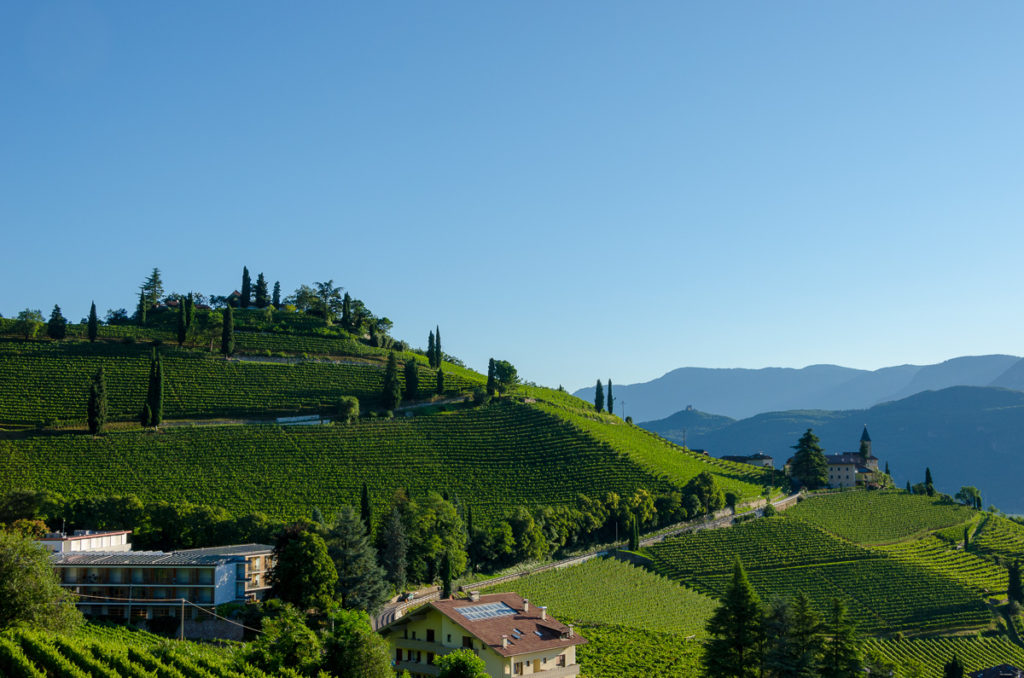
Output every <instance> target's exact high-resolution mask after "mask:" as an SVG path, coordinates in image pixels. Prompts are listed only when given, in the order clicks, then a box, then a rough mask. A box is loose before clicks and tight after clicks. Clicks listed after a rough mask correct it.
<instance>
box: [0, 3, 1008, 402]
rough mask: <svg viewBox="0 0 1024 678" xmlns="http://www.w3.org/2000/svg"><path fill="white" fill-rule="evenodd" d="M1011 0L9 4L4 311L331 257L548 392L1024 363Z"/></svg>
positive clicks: (412, 315) (1, 88)
mask: <svg viewBox="0 0 1024 678" xmlns="http://www.w3.org/2000/svg"><path fill="white" fill-rule="evenodd" d="M1022 35H1024V4H1022V3H1020V2H1007V1H994V2H985V3H967V2H956V3H952V2H936V1H934V0H927V1H924V2H911V1H907V2H889V1H884V2H847V3H835V2H819V1H818V0H813V1H810V0H808V1H806V2H794V1H785V0H782V1H780V2H681V1H680V0H670V1H666V2H639V3H634V2H620V1H615V2H595V1H594V0H586V1H585V2H515V3H513V2H504V3H497V2H465V3H453V2H430V3H427V2H388V3H380V2H371V3H355V2H338V1H332V2H303V3H281V2H251V1H248V0H247V1H245V2H241V1H238V2H213V3H209V2H202V3H200V2H182V3H142V2H110V3H103V2H89V1H88V0H75V1H74V2H58V3H53V2H8V3H3V4H0V102H2V103H0V232H2V241H0V242H2V247H3V250H2V251H3V256H2V258H0V290H3V292H2V294H0V313H2V314H3V315H4V316H5V317H10V316H12V315H15V314H16V313H17V312H18V311H19V310H21V309H23V308H25V307H31V308H38V309H41V310H42V311H43V312H44V314H47V315H48V314H49V311H50V309H51V308H52V307H53V305H54V303H59V304H60V305H61V307H62V308H63V309H64V311H65V314H66V315H67V316H68V317H70V318H72V319H73V320H78V319H79V318H81V317H83V316H85V315H86V314H87V312H88V308H89V302H90V300H93V299H95V300H96V303H97V306H98V307H99V309H100V312H101V314H102V313H103V311H105V310H106V309H107V308H118V307H128V308H131V307H132V305H133V303H134V297H135V294H136V289H137V286H138V285H139V283H140V282H141V281H142V280H143V278H144V277H145V276H146V275H147V273H148V272H149V271H150V269H152V267H154V266H158V267H160V269H161V271H162V272H163V275H164V281H165V284H166V287H167V288H168V289H169V290H174V291H187V290H190V289H193V290H198V291H202V292H204V293H207V294H209V293H227V292H230V291H231V290H232V289H235V288H237V287H239V280H240V276H241V269H242V266H243V265H247V266H248V267H249V269H250V270H251V271H252V272H253V275H254V276H255V274H256V273H257V272H260V271H263V272H265V274H266V275H267V277H268V279H269V280H271V281H274V280H280V281H281V284H282V287H283V289H284V290H285V291H286V292H290V291H291V290H293V289H294V288H295V287H296V286H298V285H299V284H300V283H311V282H313V281H316V280H327V279H329V278H332V279H334V280H335V284H340V285H343V286H344V287H345V288H346V289H347V290H348V291H350V292H351V293H352V294H353V295H354V296H356V297H358V298H361V299H363V300H364V301H365V302H366V303H367V305H368V306H369V307H370V308H371V309H372V310H373V311H374V312H376V313H377V314H379V315H386V316H388V317H389V318H391V319H392V320H393V321H394V322H395V326H394V332H393V333H394V334H395V336H397V337H399V338H405V339H408V340H410V341H411V342H412V343H413V344H414V345H420V346H423V345H425V344H426V336H427V332H428V331H429V329H431V328H433V327H434V325H440V326H441V332H442V336H443V339H444V345H445V349H446V350H447V351H448V352H450V353H453V354H455V355H458V356H461V357H462V358H463V359H464V360H465V361H466V362H467V364H469V365H470V366H471V367H476V368H478V369H480V368H484V367H486V360H487V358H488V357H490V356H494V357H497V358H502V359H507V360H510V361H511V362H513V363H514V364H516V365H517V367H518V368H519V371H520V374H521V375H523V376H524V377H525V378H527V379H531V380H534V381H537V382H538V383H542V384H546V385H551V386H557V385H558V384H564V385H565V386H566V387H567V388H570V389H572V388H576V387H580V386H585V385H589V384H592V383H593V382H594V380H595V379H597V378H598V377H600V378H602V379H606V378H612V379H614V380H615V381H616V382H618V383H630V382H635V381H642V380H647V379H651V378H654V377H656V376H659V375H660V374H662V373H664V372H666V371H668V370H670V369H673V368H675V367H680V366H684V365H694V366H708V367H761V366H768V365H779V366H795V367H798V366H803V365H807V364H812V363H822V362H830V363H838V364H843V365H848V366H851V367H863V368H875V367H880V366H883V365H889V364H899V363H906V362H914V363H926V362H935V361H939V360H943V359H946V358H950V357H953V356H956V355H963V354H982V353H1014V354H1020V353H1022V352H1024V316H1022V313H1021V308H1022V303H1021V299H1022V295H1021V290H1022V289H1024V266H1022V261H1021V260H1022V254H1024V227H1022V226H1024V222H1022V216H1024V190H1022V189H1024V110H1022V109H1024V86H1022V83H1024V40H1022V39H1021V36H1022Z"/></svg>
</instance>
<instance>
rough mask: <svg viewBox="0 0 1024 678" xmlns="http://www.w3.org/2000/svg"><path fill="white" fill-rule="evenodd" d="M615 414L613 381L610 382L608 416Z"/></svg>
mask: <svg viewBox="0 0 1024 678" xmlns="http://www.w3.org/2000/svg"><path fill="white" fill-rule="evenodd" d="M614 412H615V396H613V395H612V380H611V379H609V380H608V414H614Z"/></svg>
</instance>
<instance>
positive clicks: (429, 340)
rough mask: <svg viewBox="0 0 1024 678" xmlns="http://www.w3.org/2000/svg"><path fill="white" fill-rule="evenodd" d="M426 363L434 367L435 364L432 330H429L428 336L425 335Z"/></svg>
mask: <svg viewBox="0 0 1024 678" xmlns="http://www.w3.org/2000/svg"><path fill="white" fill-rule="evenodd" d="M427 364H428V365H430V366H431V367H434V368H436V367H437V365H436V364H435V363H434V332H433V330H431V332H430V336H429V337H427Z"/></svg>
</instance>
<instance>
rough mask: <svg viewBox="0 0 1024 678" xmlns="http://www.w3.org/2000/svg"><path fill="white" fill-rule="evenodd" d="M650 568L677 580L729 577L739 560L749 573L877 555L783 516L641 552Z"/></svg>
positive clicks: (687, 536)
mask: <svg viewBox="0 0 1024 678" xmlns="http://www.w3.org/2000/svg"><path fill="white" fill-rule="evenodd" d="M643 553H644V555H646V556H648V557H649V558H650V559H651V562H652V563H653V564H654V567H655V568H656V569H657V570H658V571H659V572H661V573H663V574H665V575H666V576H668V577H671V578H672V579H676V580H682V581H685V580H687V579H688V578H689V577H692V576H695V575H706V574H728V573H731V572H732V568H733V559H734V558H737V557H738V558H739V559H740V561H741V562H742V563H743V566H744V567H745V568H747V570H748V571H753V570H760V569H765V568H778V567H793V566H798V565H813V564H816V563H834V562H845V561H853V560H863V559H870V558H878V557H879V555H878V554H876V553H873V552H871V551H869V550H868V549H865V548H861V547H859V546H856V545H855V544H851V543H849V542H846V541H842V540H840V539H836V538H835V537H833V536H831V535H829V534H827V533H826V532H824V531H823V530H821V529H819V528H817V527H814V526H813V525H808V524H806V523H802V522H800V521H795V520H792V519H790V518H789V516H788V514H787V515H786V516H776V517H774V518H761V519H758V520H754V521H750V522H746V523H743V524H741V525H737V526H735V527H732V528H729V529H726V530H701V531H699V532H694V533H692V534H684V535H680V536H678V537H673V538H671V539H667V540H665V541H663V542H660V543H657V544H655V545H653V546H650V547H647V548H646V549H644V550H643Z"/></svg>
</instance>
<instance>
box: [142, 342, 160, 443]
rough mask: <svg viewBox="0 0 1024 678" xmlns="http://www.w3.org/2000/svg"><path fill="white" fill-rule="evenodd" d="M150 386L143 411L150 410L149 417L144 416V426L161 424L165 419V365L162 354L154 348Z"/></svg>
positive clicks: (150, 369)
mask: <svg viewBox="0 0 1024 678" xmlns="http://www.w3.org/2000/svg"><path fill="white" fill-rule="evenodd" d="M148 383H149V386H148V390H147V393H146V405H145V408H143V411H144V412H145V411H148V412H149V419H148V420H146V419H145V417H143V422H142V425H143V426H153V427H156V426H159V425H160V424H161V423H162V422H163V419H164V365H163V360H162V359H161V357H160V354H159V353H157V351H156V349H155V348H154V349H153V357H152V359H151V360H150V366H149V382H148Z"/></svg>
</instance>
